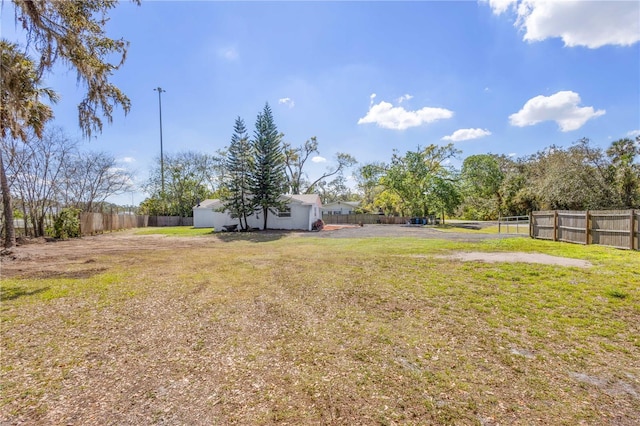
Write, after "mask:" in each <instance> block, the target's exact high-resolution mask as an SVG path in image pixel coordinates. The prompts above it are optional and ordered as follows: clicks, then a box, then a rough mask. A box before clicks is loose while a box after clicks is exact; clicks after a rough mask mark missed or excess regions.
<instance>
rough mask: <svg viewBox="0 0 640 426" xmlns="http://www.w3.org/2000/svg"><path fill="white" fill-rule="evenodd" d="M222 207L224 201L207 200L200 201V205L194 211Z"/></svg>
mask: <svg viewBox="0 0 640 426" xmlns="http://www.w3.org/2000/svg"><path fill="white" fill-rule="evenodd" d="M218 207H222V201H220V200H219V199H217V198H216V199H206V200H202V201H200V204H198V205H197V206H195V207H194V209H213V208H218Z"/></svg>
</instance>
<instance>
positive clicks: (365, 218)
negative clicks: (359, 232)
mask: <svg viewBox="0 0 640 426" xmlns="http://www.w3.org/2000/svg"><path fill="white" fill-rule="evenodd" d="M322 220H323V221H324V223H325V224H327V225H339V224H354V225H357V224H360V223H362V224H366V225H372V224H376V223H383V224H385V225H402V224H405V223H407V222H408V221H409V220H410V218H408V217H402V216H384V215H381V214H323V215H322Z"/></svg>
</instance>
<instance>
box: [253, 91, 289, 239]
mask: <svg viewBox="0 0 640 426" xmlns="http://www.w3.org/2000/svg"><path fill="white" fill-rule="evenodd" d="M281 139H282V138H281V136H280V134H279V133H278V129H277V128H276V125H275V123H274V121H273V114H272V112H271V108H270V107H269V104H268V103H267V104H266V105H265V106H264V110H263V111H262V113H261V114H258V118H257V120H256V129H255V132H254V140H253V141H252V145H253V148H254V165H253V170H252V174H251V185H250V188H251V193H252V196H253V203H254V205H255V206H256V208H258V209H260V210H262V215H263V220H264V226H263V229H267V215H268V214H269V209H274V208H275V209H279V208H282V203H281V202H280V201H279V198H280V196H281V195H282V193H283V192H284V190H285V188H286V185H287V176H286V174H285V156H284V151H283V146H282V143H281Z"/></svg>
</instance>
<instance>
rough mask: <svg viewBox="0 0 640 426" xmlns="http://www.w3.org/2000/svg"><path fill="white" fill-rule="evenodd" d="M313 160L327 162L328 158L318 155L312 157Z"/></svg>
mask: <svg viewBox="0 0 640 426" xmlns="http://www.w3.org/2000/svg"><path fill="white" fill-rule="evenodd" d="M311 161H313V162H314V163H326V162H327V159H326V158H324V157H320V156H319V155H316V156H315V157H313V158H311Z"/></svg>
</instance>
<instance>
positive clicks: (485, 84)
mask: <svg viewBox="0 0 640 426" xmlns="http://www.w3.org/2000/svg"><path fill="white" fill-rule="evenodd" d="M11 7H12V6H11V4H10V3H8V2H4V3H3V7H2V36H3V37H4V38H8V39H10V40H14V41H19V40H21V39H22V38H23V37H24V36H23V35H22V34H21V33H20V31H19V29H16V27H15V25H14V19H13V17H14V15H13V10H12V9H11ZM110 17H111V20H110V22H109V24H108V34H109V35H110V36H111V37H113V38H120V37H122V38H124V39H126V40H129V42H130V43H131V44H130V48H129V54H128V59H127V61H126V63H125V65H124V66H123V68H121V69H120V70H119V71H117V72H116V74H115V76H114V83H115V84H117V85H118V86H119V87H120V88H121V89H122V90H123V91H124V92H125V93H126V94H127V95H128V96H129V97H130V99H131V101H132V108H131V112H130V113H129V114H128V115H127V116H124V114H123V113H122V111H116V113H115V115H114V123H113V124H112V125H107V126H105V128H104V131H103V133H102V134H100V135H98V136H97V137H95V138H93V139H92V140H91V141H89V142H87V143H85V146H86V148H87V149H91V150H96V151H108V152H110V153H112V154H113V155H114V156H115V157H116V158H117V159H118V160H119V161H120V164H121V165H122V166H123V167H127V168H129V169H131V170H134V171H136V183H137V184H140V183H142V182H144V181H145V180H146V179H147V178H148V173H149V168H150V166H151V164H152V163H153V161H154V158H158V156H159V151H160V142H159V139H160V138H159V120H158V118H159V117H158V94H157V92H154V91H153V89H154V88H155V87H158V86H160V87H162V88H163V89H165V90H166V92H165V93H163V94H162V113H163V115H162V119H163V142H164V151H165V153H175V152H178V151H185V150H194V151H200V152H207V153H213V152H215V151H216V150H217V149H221V148H223V147H225V146H226V145H227V144H228V141H229V139H230V137H231V134H232V128H233V124H234V120H235V118H236V117H237V116H241V117H243V118H244V119H245V121H246V123H247V126H248V127H249V128H251V129H252V128H253V125H254V123H255V118H256V115H257V114H258V113H259V112H260V111H261V110H262V108H263V107H264V104H265V102H269V104H270V105H271V107H272V109H273V112H274V117H275V120H276V124H277V126H278V128H279V130H280V131H281V132H283V133H284V134H285V140H286V141H287V142H290V143H292V144H294V145H301V144H302V143H304V141H305V140H307V139H309V138H310V137H312V136H316V137H317V138H318V142H319V147H320V156H319V157H318V158H316V159H315V160H316V161H315V162H314V163H311V164H310V165H309V169H308V173H309V175H310V177H311V178H314V177H316V176H318V175H319V173H321V172H322V170H324V169H325V168H326V167H328V166H330V165H331V164H332V161H333V158H334V156H335V154H336V153H337V152H347V153H350V154H352V155H353V156H355V157H356V159H357V160H358V161H359V162H360V163H366V162H372V161H382V162H386V161H389V159H390V158H391V155H392V152H393V150H394V149H397V150H398V151H400V152H401V153H404V152H406V151H407V150H415V149H416V148H417V147H418V146H421V147H424V146H426V145H428V144H431V143H434V144H446V143H449V142H453V143H454V144H455V146H456V148H458V149H460V150H461V151H462V155H461V157H460V160H462V159H463V158H464V157H466V156H469V155H473V154H479V153H489V152H491V153H498V154H512V155H515V156H518V157H519V156H525V155H528V154H532V153H535V152H536V151H538V150H540V149H543V148H545V147H547V146H550V145H552V144H555V145H561V146H569V145H571V143H573V142H574V141H576V140H578V139H580V138H582V137H588V138H590V139H591V140H592V141H593V142H594V143H595V144H596V145H598V146H601V147H606V146H608V145H609V144H610V143H611V142H612V141H613V140H616V139H618V138H621V137H630V136H634V135H635V134H638V133H639V129H640V42H639V40H640V2H638V1H622V2H611V1H577V2H571V1H555V2H547V3H545V2H541V1H536V0H525V1H512V0H499V1H493V0H492V1H480V2H473V1H447V2H433V1H422V2H205V1H198V2H195V1H193V2H186V1H172V2H169V1H167V2H159V1H155V2H143V4H142V6H136V5H134V4H132V3H129V2H122V3H121V4H120V5H119V6H118V7H117V8H116V9H114V10H113V11H112V13H111V14H110ZM47 85H48V86H50V87H53V88H54V89H56V90H57V91H58V92H59V94H60V95H61V97H62V100H61V101H60V102H59V103H58V104H57V105H56V106H55V109H54V111H55V114H56V124H57V125H60V126H62V127H63V128H64V129H65V131H66V132H67V133H68V134H69V135H70V136H72V137H77V138H78V139H80V138H81V135H80V132H79V130H78V126H77V109H76V105H77V103H78V100H79V99H80V97H81V94H82V87H78V86H77V85H76V80H75V73H74V72H73V71H68V70H67V69H66V68H64V67H58V68H57V69H56V70H55V72H53V73H52V74H51V75H49V76H47ZM144 197H145V195H144V194H142V193H140V192H137V191H136V192H135V193H134V194H128V195H125V196H122V197H119V198H118V199H116V200H114V201H117V202H121V203H126V204H130V203H131V200H132V199H133V200H134V203H135V204H137V203H139V202H140V201H142V200H143V199H144Z"/></svg>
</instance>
